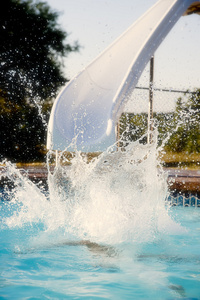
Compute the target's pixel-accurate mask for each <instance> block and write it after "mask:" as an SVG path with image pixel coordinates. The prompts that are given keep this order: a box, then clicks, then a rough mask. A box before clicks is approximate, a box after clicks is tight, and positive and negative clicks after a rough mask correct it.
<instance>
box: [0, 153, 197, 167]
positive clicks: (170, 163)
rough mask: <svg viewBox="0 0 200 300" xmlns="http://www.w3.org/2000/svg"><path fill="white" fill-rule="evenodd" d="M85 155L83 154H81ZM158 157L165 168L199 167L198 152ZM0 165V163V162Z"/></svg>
mask: <svg viewBox="0 0 200 300" xmlns="http://www.w3.org/2000/svg"><path fill="white" fill-rule="evenodd" d="M99 154H100V153H99V152H98V153H96V152H95V153H92V152H90V153H88V154H87V161H88V162H90V161H91V160H92V159H94V158H95V157H97V156H98V155H99ZM83 156H85V154H83ZM72 157H73V153H70V152H66V153H65V155H63V159H62V160H63V164H64V165H68V164H70V161H71V159H72ZM160 159H161V162H162V164H163V166H164V167H167V168H169V167H170V168H182V169H200V153H187V152H180V153H174V152H167V153H162V154H160ZM54 164H55V158H53V159H52V165H54ZM0 166H1V164H0ZM16 166H17V167H18V168H23V167H36V168H37V167H45V166H46V163H45V162H33V163H22V162H18V163H16Z"/></svg>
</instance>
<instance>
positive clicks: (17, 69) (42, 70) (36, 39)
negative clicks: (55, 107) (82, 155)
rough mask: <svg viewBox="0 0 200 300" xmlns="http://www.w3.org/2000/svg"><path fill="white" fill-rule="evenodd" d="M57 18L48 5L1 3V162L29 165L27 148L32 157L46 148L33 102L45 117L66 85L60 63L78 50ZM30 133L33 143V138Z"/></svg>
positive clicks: (30, 0)
mask: <svg viewBox="0 0 200 300" xmlns="http://www.w3.org/2000/svg"><path fill="white" fill-rule="evenodd" d="M58 16H59V15H58V13H57V12H53V11H52V10H51V9H50V7H49V6H48V5H47V4H46V3H45V2H39V1H37V0H36V1H34V0H3V3H2V6H1V10H0V44H1V47H0V112H1V116H0V126H1V133H0V140H1V143H2V145H1V147H0V151H1V155H2V156H3V157H8V158H9V159H11V158H13V160H16V159H21V160H27V153H26V148H30V151H32V150H34V149H35V148H36V146H37V145H40V144H42V143H44V142H45V141H44V136H45V128H44V124H43V123H42V121H41V120H39V119H38V114H37V111H36V108H35V105H34V102H33V100H35V99H37V101H39V102H40V103H42V104H46V113H47V110H48V109H47V107H48V105H47V104H48V101H49V100H50V99H52V98H53V97H55V95H56V93H57V91H58V89H59V88H60V87H61V86H62V85H63V84H64V83H65V82H66V81H67V79H66V78H65V76H64V73H63V71H62V57H64V56H66V55H67V54H68V53H69V52H71V51H78V50H79V45H78V43H77V42H75V43H74V45H70V44H68V43H66V38H67V33H65V32H64V31H63V30H62V29H60V28H59V26H58V24H57V19H58ZM44 101H45V102H44ZM44 106H45V105H44ZM36 120H37V122H36ZM36 127H37V129H36ZM34 128H35V129H34ZM29 130H32V132H31V134H33V135H34V137H33V136H32V138H30V131H29ZM34 130H35V131H34ZM8 137H9V139H8ZM31 149H32V150H31ZM33 152H34V153H35V151H33ZM38 153H39V152H38ZM39 156H40V154H39ZM32 159H33V157H31V160H32ZM35 159H37V156H36V157H35Z"/></svg>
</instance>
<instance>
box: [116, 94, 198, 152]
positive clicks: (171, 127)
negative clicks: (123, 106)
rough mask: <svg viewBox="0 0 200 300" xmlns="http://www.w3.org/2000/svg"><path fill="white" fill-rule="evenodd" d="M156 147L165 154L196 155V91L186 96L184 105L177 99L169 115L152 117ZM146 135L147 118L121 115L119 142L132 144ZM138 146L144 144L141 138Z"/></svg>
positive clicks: (156, 114) (145, 115)
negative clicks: (156, 135)
mask: <svg viewBox="0 0 200 300" xmlns="http://www.w3.org/2000/svg"><path fill="white" fill-rule="evenodd" d="M154 126H155V127H156V128H157V131H158V145H159V146H160V145H162V144H163V143H164V144H165V150H166V151H167V152H176V153H180V152H185V153H186V152H187V153H189V154H190V153H200V89H197V90H196V91H195V92H193V93H189V97H188V98H187V99H186V100H185V101H184V100H183V99H182V98H179V99H177V102H176V109H175V112H173V113H154ZM144 134H147V114H146V113H142V114H133V113H131V114H124V115H122V117H121V121H120V135H121V136H122V137H123V140H124V141H126V142H128V141H135V140H138V139H140V138H141V137H142V136H143V135H144ZM141 142H143V143H144V142H146V140H145V138H143V139H142V141H141Z"/></svg>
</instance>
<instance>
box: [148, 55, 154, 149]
mask: <svg viewBox="0 0 200 300" xmlns="http://www.w3.org/2000/svg"><path fill="white" fill-rule="evenodd" d="M153 77H154V56H152V57H151V59H150V78H149V79H150V80H149V110H148V135H147V142H148V144H151V143H152V132H153Z"/></svg>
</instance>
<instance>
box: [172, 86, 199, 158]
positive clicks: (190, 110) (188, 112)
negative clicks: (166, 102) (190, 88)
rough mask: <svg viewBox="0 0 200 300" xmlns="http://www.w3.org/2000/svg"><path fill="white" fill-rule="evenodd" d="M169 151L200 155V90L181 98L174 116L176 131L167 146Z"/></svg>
mask: <svg viewBox="0 0 200 300" xmlns="http://www.w3.org/2000/svg"><path fill="white" fill-rule="evenodd" d="M166 150H167V151H173V152H183V151H184V152H188V153H194V152H197V153H200V89H196V91H195V92H192V93H190V94H189V97H188V98H187V99H186V101H183V99H182V98H179V99H178V100H177V103H176V111H175V115H174V130H173V133H172V135H171V137H170V139H169V141H168V143H167V144H166Z"/></svg>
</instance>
